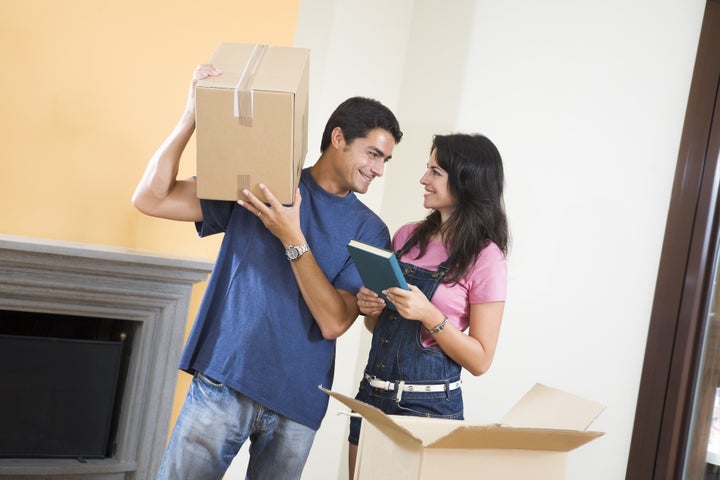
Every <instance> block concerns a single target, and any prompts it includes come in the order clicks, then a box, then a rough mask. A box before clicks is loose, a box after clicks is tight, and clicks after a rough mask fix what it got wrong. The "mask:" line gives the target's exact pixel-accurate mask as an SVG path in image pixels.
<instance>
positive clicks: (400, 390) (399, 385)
mask: <svg viewBox="0 0 720 480" xmlns="http://www.w3.org/2000/svg"><path fill="white" fill-rule="evenodd" d="M395 388H396V389H397V392H396V393H395V401H396V402H398V403H400V400H401V399H402V394H403V390H405V382H404V381H403V380H400V381H399V382H397V383H396V384H395Z"/></svg>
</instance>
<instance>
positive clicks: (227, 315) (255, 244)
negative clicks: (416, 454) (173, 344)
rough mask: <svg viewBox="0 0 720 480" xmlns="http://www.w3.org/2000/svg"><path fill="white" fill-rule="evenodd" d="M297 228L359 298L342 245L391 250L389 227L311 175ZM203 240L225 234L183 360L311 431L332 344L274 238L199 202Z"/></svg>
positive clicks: (337, 282) (337, 280)
mask: <svg viewBox="0 0 720 480" xmlns="http://www.w3.org/2000/svg"><path fill="white" fill-rule="evenodd" d="M299 187H300V193H301V195H302V203H301V205H300V224H301V227H302V231H303V233H304V235H305V238H306V239H307V242H308V244H309V245H310V249H311V251H312V253H313V256H314V257H315V260H316V261H317V263H318V264H319V265H320V268H321V269H322V271H323V273H324V274H325V276H326V277H327V278H328V280H329V281H330V283H332V285H333V286H334V287H335V288H337V289H342V290H347V291H348V292H351V293H353V294H355V293H357V291H358V290H359V288H360V286H361V285H362V281H361V279H360V276H359V275H358V273H357V270H356V269H355V265H354V264H353V263H352V261H351V260H350V256H349V254H348V250H347V247H346V244H347V243H348V241H349V240H350V239H353V238H355V239H359V240H363V241H365V242H367V243H370V244H373V245H377V246H380V247H383V248H389V246H390V235H389V232H388V229H387V226H386V225H385V224H384V223H383V222H382V220H380V218H379V217H378V216H377V215H376V214H375V213H373V212H372V210H370V209H369V208H368V207H367V206H365V205H364V204H363V203H362V202H361V201H360V200H359V199H358V198H357V197H356V196H355V194H353V193H350V194H349V195H347V196H345V197H338V196H336V195H332V194H330V193H328V192H326V191H325V190H324V189H323V188H322V187H320V186H319V185H318V184H317V183H316V182H315V180H314V179H313V177H312V175H311V174H310V170H309V169H305V170H303V172H302V176H301V179H300V184H299ZM201 205H202V211H203V221H202V222H200V223H198V224H197V228H198V233H199V234H200V236H203V237H204V236H207V235H212V234H215V233H220V232H224V233H225V237H224V239H223V242H222V245H221V247H220V252H219V254H218V258H217V261H216V263H215V267H214V269H213V272H212V275H211V277H210V281H209V283H208V286H207V289H206V292H205V296H204V298H203V301H202V303H201V305H200V309H199V311H198V315H197V319H196V320H195V324H194V326H193V329H192V331H191V333H190V337H189V338H188V341H187V344H186V346H185V350H184V351H183V355H182V357H181V359H180V368H181V369H182V370H185V371H186V372H188V373H190V374H194V373H195V372H202V373H204V374H205V375H207V376H209V377H211V378H213V379H215V380H217V381H219V382H222V383H224V384H225V385H227V386H228V387H230V388H232V389H234V390H236V391H238V392H240V393H242V394H243V395H245V396H247V397H250V398H251V399H253V400H255V401H256V402H258V403H260V404H261V405H263V406H265V407H266V408H269V409H271V410H273V411H275V412H277V413H280V414H282V415H285V416H286V417H289V418H291V419H292V420H294V421H296V422H298V423H301V424H303V425H305V426H307V427H309V428H311V429H313V430H317V429H318V428H319V427H320V423H321V421H322V418H323V416H324V415H325V411H326V410H327V404H328V396H327V395H326V394H324V393H323V392H321V391H320V390H319V389H318V388H317V387H318V385H323V386H325V387H327V388H330V387H331V386H332V379H333V372H334V363H335V341H334V340H326V339H324V338H323V336H322V334H321V333H320V328H319V327H318V325H317V324H316V323H315V321H314V319H313V317H312V315H311V314H310V311H309V310H308V307H307V305H306V304H305V301H304V299H303V297H302V294H301V293H300V289H299V287H298V285H297V282H296V280H295V276H294V274H293V272H292V268H291V266H290V261H289V260H288V259H287V257H286V256H285V249H284V247H283V245H282V243H281V242H280V240H278V239H277V237H275V236H274V235H273V234H272V233H271V232H270V231H269V230H268V229H267V228H266V227H265V226H264V225H263V224H262V222H261V221H260V219H259V218H257V217H256V216H255V215H253V214H251V213H249V212H248V211H247V210H245V209H244V208H243V207H241V206H239V205H238V204H237V203H236V202H227V201H217V200H202V201H201Z"/></svg>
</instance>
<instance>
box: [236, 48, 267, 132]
mask: <svg viewBox="0 0 720 480" xmlns="http://www.w3.org/2000/svg"><path fill="white" fill-rule="evenodd" d="M266 51H267V45H255V48H254V49H253V52H252V54H251V55H250V58H249V59H248V61H247V63H246V64H245V69H244V70H243V73H242V75H240V80H238V83H237V85H235V91H234V98H233V115H234V116H235V118H237V119H239V120H240V124H241V125H244V126H247V127H252V119H253V90H252V86H253V82H254V81H255V75H256V74H257V70H258V68H259V67H260V64H261V63H262V59H263V56H265V52H266Z"/></svg>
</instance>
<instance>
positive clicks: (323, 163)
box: [310, 156, 350, 197]
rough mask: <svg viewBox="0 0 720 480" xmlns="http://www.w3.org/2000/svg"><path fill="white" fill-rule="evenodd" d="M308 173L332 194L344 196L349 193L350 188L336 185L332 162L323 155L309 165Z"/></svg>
mask: <svg viewBox="0 0 720 480" xmlns="http://www.w3.org/2000/svg"><path fill="white" fill-rule="evenodd" d="M310 175H312V177H313V179H315V183H317V184H318V185H320V187H321V188H322V189H323V190H325V191H326V192H328V193H330V194H332V195H336V196H338V197H345V196H347V195H348V194H349V193H350V190H348V189H347V188H345V187H340V186H339V185H338V182H337V180H336V179H337V176H336V175H335V171H334V169H333V168H332V162H331V161H330V160H329V159H328V158H325V157H324V156H321V157H320V159H319V160H318V161H317V163H315V165H313V166H312V167H310Z"/></svg>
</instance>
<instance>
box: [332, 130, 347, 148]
mask: <svg viewBox="0 0 720 480" xmlns="http://www.w3.org/2000/svg"><path fill="white" fill-rule="evenodd" d="M330 143H332V146H333V147H335V148H337V149H338V150H342V149H343V148H345V134H343V131H342V128H340V127H335V128H333V129H332V132H330Z"/></svg>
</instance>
